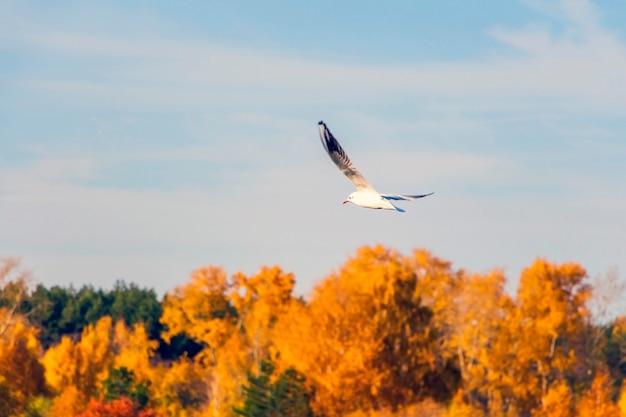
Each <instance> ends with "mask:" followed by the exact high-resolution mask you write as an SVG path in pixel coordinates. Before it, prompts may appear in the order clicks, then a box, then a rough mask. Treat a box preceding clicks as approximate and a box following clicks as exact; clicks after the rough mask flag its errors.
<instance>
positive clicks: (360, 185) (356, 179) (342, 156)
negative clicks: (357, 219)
mask: <svg viewBox="0 0 626 417" xmlns="http://www.w3.org/2000/svg"><path fill="white" fill-rule="evenodd" d="M318 127H319V131H320V138H321V139H322V145H324V149H326V152H327V153H328V156H330V159H331V160H332V161H333V162H334V163H335V165H337V168H339V170H340V171H341V172H343V174H344V175H345V176H346V177H348V179H349V180H350V181H352V184H354V186H355V187H356V189H357V190H365V189H369V190H374V187H372V186H371V185H370V183H369V182H367V180H366V179H365V177H363V175H361V173H360V172H359V171H358V170H357V169H356V167H355V166H354V164H353V163H352V161H350V158H349V157H348V154H346V151H344V150H343V148H342V147H341V145H340V144H339V142H338V141H337V139H335V137H334V136H333V134H332V133H330V130H328V128H327V127H326V123H324V122H323V121H320V122H319V123H318Z"/></svg>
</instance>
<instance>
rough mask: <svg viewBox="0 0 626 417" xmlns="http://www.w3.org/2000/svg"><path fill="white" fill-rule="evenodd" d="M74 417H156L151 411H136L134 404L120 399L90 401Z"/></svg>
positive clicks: (125, 398)
mask: <svg viewBox="0 0 626 417" xmlns="http://www.w3.org/2000/svg"><path fill="white" fill-rule="evenodd" d="M76 417H157V414H156V413H155V412H154V411H153V410H149V409H144V410H137V409H136V406H135V404H133V402H132V401H131V400H130V399H129V398H127V397H122V398H119V399H117V400H113V401H96V400H95V399H92V400H91V401H90V402H89V405H88V406H87V409H86V410H85V411H83V412H82V413H80V414H76Z"/></svg>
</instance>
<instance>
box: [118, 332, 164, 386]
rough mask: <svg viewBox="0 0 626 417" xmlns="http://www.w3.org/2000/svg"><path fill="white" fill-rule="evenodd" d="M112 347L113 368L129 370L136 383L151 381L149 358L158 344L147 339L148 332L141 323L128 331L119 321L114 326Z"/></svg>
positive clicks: (151, 369) (151, 371)
mask: <svg viewBox="0 0 626 417" xmlns="http://www.w3.org/2000/svg"><path fill="white" fill-rule="evenodd" d="M113 345H114V352H115V358H114V360H113V362H114V366H113V367H114V368H121V367H125V368H127V369H131V370H132V371H133V373H134V374H135V380H136V382H138V383H146V382H148V381H150V380H151V378H152V373H153V368H152V366H151V364H150V358H152V356H153V355H154V351H155V349H156V348H157V347H158V342H157V341H155V340H150V339H149V336H148V332H146V328H145V326H144V325H143V324H142V323H136V324H135V325H134V326H133V327H132V329H129V328H128V327H127V326H126V325H125V324H124V321H123V320H119V321H118V322H117V323H116V324H115V330H114V336H113Z"/></svg>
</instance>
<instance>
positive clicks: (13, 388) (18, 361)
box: [0, 312, 47, 410]
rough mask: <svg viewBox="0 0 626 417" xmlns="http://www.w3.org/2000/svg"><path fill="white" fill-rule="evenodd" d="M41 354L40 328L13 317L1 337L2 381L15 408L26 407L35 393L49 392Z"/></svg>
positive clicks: (0, 368) (0, 362) (0, 372)
mask: <svg viewBox="0 0 626 417" xmlns="http://www.w3.org/2000/svg"><path fill="white" fill-rule="evenodd" d="M0 316H2V312H0ZM40 354H41V346H40V345H39V341H38V340H37V337H36V330H35V329H34V328H33V327H31V326H28V325H27V324H26V323H25V322H24V321H23V320H18V319H16V318H15V317H13V319H12V325H10V326H9V327H6V328H5V331H4V333H3V334H2V336H1V337H0V381H1V382H0V383H2V385H4V387H5V389H6V391H7V392H6V393H5V394H4V395H6V396H7V397H10V398H11V401H10V404H11V407H12V408H14V409H15V410H20V409H23V408H24V407H25V406H26V404H28V402H29V400H30V399H32V398H33V397H35V396H37V395H42V394H46V391H47V390H46V385H45V378H44V368H43V366H42V365H41V363H39V356H40ZM7 407H8V405H7Z"/></svg>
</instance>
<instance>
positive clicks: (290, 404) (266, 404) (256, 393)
mask: <svg viewBox="0 0 626 417" xmlns="http://www.w3.org/2000/svg"><path fill="white" fill-rule="evenodd" d="M274 369H275V366H274V364H273V363H272V362H271V361H268V360H265V361H263V362H261V372H260V373H259V375H258V376H254V375H252V374H250V373H249V374H248V382H247V385H245V386H244V387H243V391H244V393H245V399H244V403H243V407H242V408H235V409H234V410H235V413H237V414H239V415H241V416H245V417H314V414H313V410H312V409H311V405H310V400H311V397H312V395H313V392H312V391H311V390H310V389H308V388H307V387H306V385H305V377H304V376H303V375H302V374H300V373H298V372H297V371H296V370H295V369H293V368H289V369H287V370H286V371H284V372H283V373H282V374H280V375H279V376H278V378H277V379H276V380H275V381H274V382H272V375H273V374H274Z"/></svg>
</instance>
